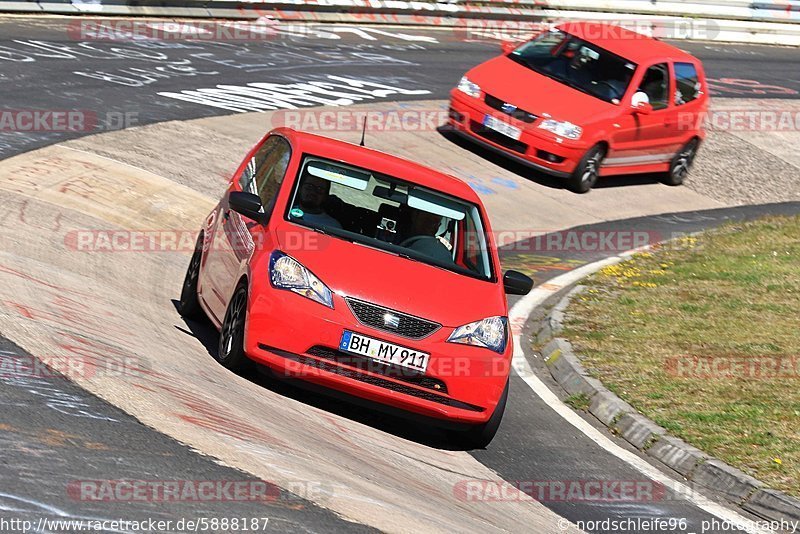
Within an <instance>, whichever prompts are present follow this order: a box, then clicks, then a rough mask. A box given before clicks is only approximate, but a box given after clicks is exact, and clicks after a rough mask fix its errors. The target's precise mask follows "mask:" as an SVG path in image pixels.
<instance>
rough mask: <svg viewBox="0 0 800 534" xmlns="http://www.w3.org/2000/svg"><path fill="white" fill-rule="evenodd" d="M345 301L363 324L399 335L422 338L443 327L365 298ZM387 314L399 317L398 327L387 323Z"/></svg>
mask: <svg viewBox="0 0 800 534" xmlns="http://www.w3.org/2000/svg"><path fill="white" fill-rule="evenodd" d="M345 301H347V305H348V306H350V310H351V311H352V312H353V315H355V316H356V319H358V321H359V322H360V323H361V324H364V325H367V326H371V327H372V328H376V329H378V330H383V331H384V332H391V333H393V334H397V335H398V336H403V337H407V338H411V339H422V338H424V337H428V336H429V335H431V334H433V333H434V332H436V331H437V330H439V329H440V328H441V327H442V325H440V324H439V323H434V322H433V321H428V320H426V319H421V318H419V317H414V316H413V315H408V314H407V313H403V312H399V311H396V310H391V309H389V308H384V307H383V306H378V305H375V304H370V303H369V302H364V301H363V300H358V299H352V298H346V299H345ZM387 314H390V315H393V316H394V317H395V318H396V319H397V321H398V322H397V326H396V327H394V328H393V327H391V326H388V325H387V324H386V315H387Z"/></svg>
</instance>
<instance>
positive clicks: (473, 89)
mask: <svg viewBox="0 0 800 534" xmlns="http://www.w3.org/2000/svg"><path fill="white" fill-rule="evenodd" d="M458 90H459V91H461V92H462V93H466V94H468V95H469V96H471V97H473V98H480V97H481V86H480V85H478V84H477V83H472V82H471V81H469V78H467V77H466V76H462V77H461V81H459V82H458Z"/></svg>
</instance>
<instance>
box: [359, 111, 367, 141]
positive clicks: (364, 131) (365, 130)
mask: <svg viewBox="0 0 800 534" xmlns="http://www.w3.org/2000/svg"><path fill="white" fill-rule="evenodd" d="M366 133H367V118H366V117H364V126H362V127H361V142H360V143H359V144H358V146H364V136H365V135H366Z"/></svg>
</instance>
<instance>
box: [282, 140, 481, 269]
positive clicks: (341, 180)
mask: <svg viewBox="0 0 800 534" xmlns="http://www.w3.org/2000/svg"><path fill="white" fill-rule="evenodd" d="M286 218H287V219H288V220H290V221H292V222H295V223H298V224H301V225H303V226H307V227H310V228H313V229H315V230H317V231H321V232H324V233H326V234H330V235H332V236H335V237H339V238H343V239H347V240H349V241H352V242H355V243H361V244H364V245H369V246H371V247H374V248H378V249H381V250H384V251H387V252H390V253H393V254H397V255H398V256H402V257H404V258H406V259H408V260H412V261H419V262H423V263H426V264H429V265H433V266H436V267H440V268H443V269H447V270H450V271H453V272H456V273H459V274H464V275H467V276H472V277H475V278H480V279H485V280H490V279H492V260H491V255H490V252H489V249H488V247H487V242H486V231H485V226H484V224H483V221H482V220H481V215H480V210H479V209H478V207H477V206H476V205H475V204H472V203H470V202H467V201H465V200H462V199H459V198H456V197H453V196H450V195H446V194H443V193H440V192H437V191H434V190H432V189H428V188H426V187H423V186H420V185H416V184H413V183H411V182H407V181H405V180H400V179H397V178H394V177H391V176H387V175H384V174H381V173H378V172H374V171H370V170H367V169H363V168H360V167H354V166H350V165H346V164H343V163H340V162H337V161H332V160H329V159H326V158H321V157H317V156H309V155H306V156H305V157H304V159H303V162H302V164H301V165H300V171H299V174H298V180H297V181H296V185H295V189H294V192H293V194H292V201H291V203H290V204H289V207H288V211H287V213H286Z"/></svg>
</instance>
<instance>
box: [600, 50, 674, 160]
mask: <svg viewBox="0 0 800 534" xmlns="http://www.w3.org/2000/svg"><path fill="white" fill-rule="evenodd" d="M639 80H640V81H639V84H638V87H637V89H636V92H642V93H644V94H646V95H647V98H648V100H649V103H650V105H651V106H652V111H651V112H650V113H649V114H647V113H636V112H629V113H626V114H625V115H624V116H623V117H621V118H620V120H619V121H618V122H617V124H615V127H616V134H615V136H614V139H613V141H614V142H613V146H612V151H611V153H609V156H608V158H607V159H606V161H605V162H604V165H605V166H607V167H630V166H638V165H649V164H653V163H664V162H667V161H669V160H670V159H671V158H672V155H674V154H675V152H676V151H677V148H674V145H675V144H676V142H677V141H676V137H677V132H678V117H677V110H676V107H675V105H674V103H673V99H672V98H671V95H672V94H673V92H674V81H673V76H672V69H671V66H670V63H669V62H668V61H659V62H656V63H654V64H652V65H650V66H649V67H646V68H645V69H644V71H643V73H642V75H641V77H640V78H639Z"/></svg>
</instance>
